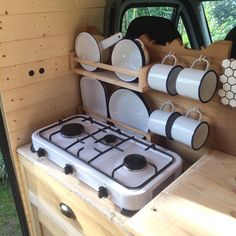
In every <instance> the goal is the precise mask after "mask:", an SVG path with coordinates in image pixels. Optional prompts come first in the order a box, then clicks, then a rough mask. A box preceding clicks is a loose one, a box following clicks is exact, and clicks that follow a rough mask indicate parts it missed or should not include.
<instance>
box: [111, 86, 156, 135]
mask: <svg viewBox="0 0 236 236" xmlns="http://www.w3.org/2000/svg"><path fill="white" fill-rule="evenodd" d="M109 112H110V116H111V118H112V119H113V120H116V121H120V122H121V123H124V124H126V125H128V126H130V127H133V128H136V129H138V130H141V131H143V132H145V133H147V132H148V120H149V115H150V113H151V111H150V108H149V106H148V104H147V103H146V101H145V100H144V99H143V98H142V97H141V96H139V95H138V94H137V93H135V92H133V91H130V90H128V89H118V90H116V91H115V92H114V93H113V94H112V96H111V98H110V101H109ZM119 128H121V127H119ZM121 129H123V130H125V129H124V128H121ZM125 131H126V132H128V133H131V134H132V135H136V136H137V134H135V133H134V132H131V131H129V130H125ZM139 137H140V135H139Z"/></svg>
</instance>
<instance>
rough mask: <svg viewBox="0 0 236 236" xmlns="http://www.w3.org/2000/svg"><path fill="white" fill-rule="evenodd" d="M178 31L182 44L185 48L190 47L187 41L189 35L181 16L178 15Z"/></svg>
mask: <svg viewBox="0 0 236 236" xmlns="http://www.w3.org/2000/svg"><path fill="white" fill-rule="evenodd" d="M177 29H178V31H179V33H180V34H181V36H182V41H183V44H184V45H185V46H186V47H187V48H191V45H190V42H189V37H188V34H187V31H186V28H185V26H184V22H183V20H182V17H180V19H179V22H178V28H177Z"/></svg>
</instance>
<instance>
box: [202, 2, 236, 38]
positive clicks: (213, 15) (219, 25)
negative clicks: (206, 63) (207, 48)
mask: <svg viewBox="0 0 236 236" xmlns="http://www.w3.org/2000/svg"><path fill="white" fill-rule="evenodd" d="M203 7H204V10H205V15H206V19H207V22H208V26H209V30H210V34H211V37H212V41H213V42H215V41H218V40H222V39H224V38H225V37H226V35H227V34H228V32H229V31H230V30H231V29H232V28H233V27H235V26H236V10H235V9H236V1H235V0H227V1H225V0H222V1H210V2H203Z"/></svg>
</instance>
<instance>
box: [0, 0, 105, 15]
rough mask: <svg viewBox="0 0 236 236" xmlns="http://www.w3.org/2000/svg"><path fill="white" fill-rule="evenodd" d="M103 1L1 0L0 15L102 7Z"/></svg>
mask: <svg viewBox="0 0 236 236" xmlns="http://www.w3.org/2000/svg"><path fill="white" fill-rule="evenodd" d="M105 3H106V0H56V1H55V0H43V1H42V0H34V1H30V0H21V1H20V2H19V0H1V3H0V4H1V8H0V15H14V14H28V13H39V12H57V11H73V10H78V11H80V10H81V9H83V8H94V7H104V6H105Z"/></svg>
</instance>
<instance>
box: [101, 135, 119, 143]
mask: <svg viewBox="0 0 236 236" xmlns="http://www.w3.org/2000/svg"><path fill="white" fill-rule="evenodd" d="M116 141H117V137H116V136H115V135H114V134H107V135H105V136H104V137H103V138H102V139H101V143H102V144H104V145H112V144H114V143H115V142H116Z"/></svg>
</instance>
